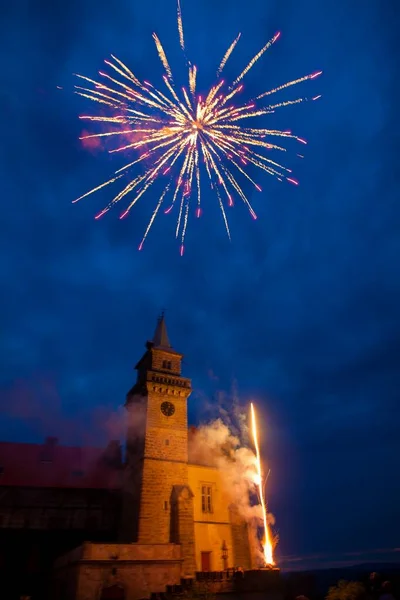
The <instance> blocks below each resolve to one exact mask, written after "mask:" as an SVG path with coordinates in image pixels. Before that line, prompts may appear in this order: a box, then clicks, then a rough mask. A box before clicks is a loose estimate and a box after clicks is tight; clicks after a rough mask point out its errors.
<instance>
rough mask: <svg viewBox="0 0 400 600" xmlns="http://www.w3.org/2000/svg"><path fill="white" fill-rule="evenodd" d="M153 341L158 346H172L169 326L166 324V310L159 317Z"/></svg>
mask: <svg viewBox="0 0 400 600" xmlns="http://www.w3.org/2000/svg"><path fill="white" fill-rule="evenodd" d="M152 341H153V344H154V346H155V347H156V348H171V344H170V341H169V338H168V333H167V326H166V324H165V316H164V311H163V312H162V313H161V315H160V316H159V317H158V321H157V326H156V330H155V332H154V335H153V340H152Z"/></svg>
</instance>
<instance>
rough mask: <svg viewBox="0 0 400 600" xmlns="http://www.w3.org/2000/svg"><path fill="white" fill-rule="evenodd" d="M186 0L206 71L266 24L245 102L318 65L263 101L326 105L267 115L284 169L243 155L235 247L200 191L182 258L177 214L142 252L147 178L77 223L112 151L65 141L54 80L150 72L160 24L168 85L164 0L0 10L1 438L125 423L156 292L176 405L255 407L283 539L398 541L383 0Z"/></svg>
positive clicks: (155, 73)
mask: <svg viewBox="0 0 400 600" xmlns="http://www.w3.org/2000/svg"><path fill="white" fill-rule="evenodd" d="M182 10H183V17H184V25H185V34H186V42H187V47H188V52H189V54H190V56H191V57H192V59H193V61H194V62H195V63H196V64H197V66H198V68H199V72H200V74H199V85H200V88H201V89H204V90H206V89H207V87H208V86H209V85H210V83H212V82H213V81H214V74H215V70H216V68H217V66H218V64H219V60H220V58H221V56H222V55H223V53H224V51H225V49H226V47H227V46H228V45H229V44H230V42H231V41H232V40H233V38H234V37H235V36H236V34H237V33H238V31H242V39H241V41H240V45H239V46H238V47H237V49H236V51H235V53H234V55H233V56H232V58H231V61H230V63H229V68H227V75H230V76H231V77H234V76H236V75H237V74H238V73H239V72H240V71H241V70H242V68H243V67H244V66H245V64H246V63H247V61H248V60H249V59H250V58H251V57H252V55H253V54H255V53H256V52H257V51H258V50H259V49H260V48H261V46H262V45H263V44H264V43H265V41H266V40H267V39H269V38H270V37H271V36H272V35H273V34H274V33H275V32H276V31H277V30H281V31H282V37H281V39H280V40H279V42H278V43H277V44H275V46H274V47H273V48H272V49H271V50H270V51H269V52H268V53H267V54H266V55H265V57H264V59H263V60H262V61H261V62H260V63H258V65H257V66H256V68H254V69H253V70H252V72H251V74H250V75H249V76H248V77H247V78H246V80H245V84H246V90H245V91H246V93H248V94H249V97H252V95H255V93H256V92H258V93H260V92H262V91H264V90H266V89H269V88H271V87H273V86H275V85H279V84H281V83H284V82H285V81H287V80H289V79H293V78H296V77H297V76H301V75H304V74H307V73H311V72H313V71H316V70H319V69H323V71H324V74H323V75H322V77H320V78H319V79H316V80H315V81H313V82H310V83H306V84H302V86H301V88H300V86H298V87H297V88H292V91H289V92H288V93H287V94H286V95H285V94H284V95H283V96H279V98H281V97H282V98H295V97H297V96H298V95H309V96H313V95H316V94H319V93H321V94H322V95H323V97H322V99H321V100H319V101H318V102H309V103H305V104H303V105H301V106H295V107H290V108H287V109H284V110H282V111H281V112H279V113H277V114H276V115H272V116H269V117H268V122H267V123H266V126H271V127H272V128H290V129H292V130H293V131H294V132H295V133H297V134H298V135H300V136H302V137H305V138H306V139H307V140H308V142H309V144H308V146H307V147H304V146H302V147H301V149H300V150H299V147H298V145H296V144H295V143H293V144H289V145H288V149H289V152H288V153H287V156H286V164H287V165H288V166H290V167H292V168H293V169H294V175H295V176H296V177H297V179H299V181H300V186H299V187H294V186H292V185H290V184H287V183H286V184H282V183H279V182H277V181H276V180H274V179H272V178H271V177H269V176H268V175H267V174H262V173H261V172H260V173H259V174H257V181H258V182H259V183H260V184H261V185H262V187H263V192H262V193H261V194H259V193H257V192H255V193H253V192H252V191H251V189H250V188H246V191H247V192H248V193H249V195H250V197H251V198H252V201H253V205H254V208H255V210H256V212H257V213H258V216H259V218H258V220H257V221H253V220H252V219H251V217H250V215H249V214H248V212H247V210H246V209H245V207H244V206H243V205H241V204H240V203H239V202H236V206H235V208H233V209H230V211H229V218H230V222H231V228H232V242H231V243H229V241H228V239H227V237H226V234H225V232H224V226H223V222H222V218H221V215H220V213H219V209H218V206H217V201H216V199H215V198H214V196H212V195H211V194H207V193H206V194H205V195H204V204H203V209H204V213H203V216H202V218H201V219H199V220H197V219H195V218H194V214H193V213H194V209H193V211H192V214H191V221H190V223H189V231H188V236H187V244H186V252H185V255H184V257H183V258H181V257H180V256H179V251H178V250H179V245H178V243H177V242H176V240H175V239H174V225H175V215H174V214H173V213H171V214H170V215H162V216H161V217H160V218H159V220H158V222H156V224H155V226H154V228H153V230H152V232H151V233H150V236H149V238H148V241H147V243H146V244H145V246H144V249H143V251H142V252H138V251H137V247H138V244H139V242H140V240H141V236H142V234H143V231H144V228H145V226H146V223H147V221H148V219H149V216H150V214H151V211H152V208H153V207H154V202H155V198H154V196H153V197H152V195H151V194H150V195H148V196H147V198H143V201H141V202H140V203H139V204H138V205H137V208H136V209H135V210H134V211H132V213H131V214H130V216H129V218H127V219H125V220H124V221H120V220H119V219H118V216H119V214H120V212H121V210H116V211H115V212H111V213H108V215H106V216H105V217H104V218H103V219H101V220H100V221H94V219H93V217H94V215H95V214H96V213H97V212H99V210H100V209H101V208H103V207H104V206H105V205H106V204H107V201H108V200H110V199H111V196H110V194H111V192H112V190H109V191H107V190H106V191H104V193H103V192H101V193H99V194H98V195H96V196H92V197H90V198H88V199H86V200H84V201H82V203H78V204H72V203H71V201H72V200H73V199H74V198H76V197H77V196H80V195H81V194H82V193H84V192H86V191H87V190H88V189H90V188H91V187H94V186H95V185H98V184H99V183H101V181H103V180H105V179H106V178H108V176H111V174H112V172H113V170H115V169H116V168H118V167H120V166H122V165H123V164H124V163H123V157H117V158H115V157H114V158H113V159H111V158H110V157H109V155H107V153H104V152H101V150H100V149H98V148H97V149H96V148H84V147H83V146H82V143H81V142H80V141H79V139H78V138H79V135H80V134H81V132H82V130H83V124H82V122H80V121H79V120H78V118H77V117H78V115H79V114H83V113H85V112H86V113H88V112H90V111H93V110H96V107H95V106H93V105H92V104H91V103H90V102H89V101H86V100H84V99H82V98H79V97H78V96H76V95H74V94H73V93H72V90H73V84H74V83H75V81H74V78H73V76H72V74H73V73H74V72H79V73H83V74H85V75H88V76H94V75H95V74H96V72H97V70H98V69H100V68H102V64H103V63H102V61H103V59H104V58H107V57H108V56H109V54H110V53H113V54H115V55H116V56H118V57H120V58H121V59H122V60H124V61H125V62H126V63H127V64H128V65H129V66H131V67H132V69H133V70H134V72H135V73H136V74H137V75H138V77H139V78H143V79H149V80H151V81H152V82H153V83H159V82H160V81H161V75H162V68H161V65H160V63H159V60H158V57H157V54H156V51H155V48H154V45H153V41H152V39H151V33H152V32H153V31H157V33H158V34H159V35H160V37H161V40H162V41H163V42H164V43H165V46H166V49H167V51H168V55H169V58H170V62H171V64H172V66H173V68H174V70H175V72H176V74H177V78H178V79H179V78H181V81H182V83H185V82H186V80H184V79H183V78H184V77H185V71H184V63H183V60H182V58H181V55H180V52H179V44H178V38H177V32H176V26H175V1H174V0H149V1H143V2H140V3H139V2H138V1H137V0H116V2H114V3H112V4H111V3H109V2H102V1H100V2H98V1H94V0H84V1H83V2H81V1H78V0H71V1H70V2H61V1H60V0H42V1H40V0H38V1H37V2H35V3H34V2H29V1H27V0H25V1H23V0H21V1H20V2H15V3H12V2H9V3H7V5H5V6H4V7H2V14H1V31H0V39H1V42H0V56H1V64H2V76H1V77H2V86H1V92H0V106H1V112H0V119H1V132H2V135H1V145H0V152H1V164H0V176H1V188H2V193H1V205H2V210H1V219H0V276H1V280H2V282H3V285H2V294H1V300H0V306H1V311H0V360H1V365H2V368H1V395H0V409H1V422H0V438H1V439H8V440H21V441H22V440H27V441H29V440H30V441H41V440H43V438H44V437H45V436H46V435H52V434H54V435H58V436H59V437H60V441H61V443H62V442H64V443H68V442H79V443H102V441H103V440H104V439H106V438H107V436H115V435H116V436H117V437H120V439H122V436H123V433H122V426H121V422H122V417H121V414H122V411H121V409H120V406H121V405H122V404H123V402H124V398H125V393H126V392H127V390H128V389H129V386H130V385H131V384H132V382H133V380H134V376H135V375H134V372H133V370H132V369H133V366H134V364H135V362H136V360H137V359H138V358H139V357H140V356H141V354H142V352H143V351H144V343H145V341H146V340H147V339H149V338H150V337H151V336H152V334H153V331H154V327H155V323H156V318H157V316H158V315H159V313H160V311H161V309H163V308H164V309H165V310H166V320H167V326H168V330H169V335H170V338H171V341H172V343H173V345H174V347H175V348H176V349H177V350H179V351H182V352H184V354H185V364H184V374H185V375H187V376H189V377H191V378H192V379H193V387H194V390H195V391H194V393H193V395H192V397H191V399H190V400H189V414H190V419H191V421H192V422H200V421H201V420H202V419H204V418H206V416H207V415H209V414H210V406H211V407H213V410H214V412H215V414H218V408H219V407H220V406H221V405H224V406H226V405H229V402H230V399H231V398H232V397H235V396H238V397H239V399H240V402H241V403H243V404H244V405H245V406H246V405H247V403H248V402H249V401H250V400H254V401H255V402H256V403H257V404H258V406H259V408H260V410H262V420H263V435H264V443H263V449H264V453H265V455H266V457H268V460H269V464H270V466H271V469H272V474H271V480H270V485H271V489H270V509H271V511H272V512H273V513H274V514H275V515H276V518H277V529H278V531H279V533H280V537H281V541H280V545H279V553H280V555H282V556H286V557H287V556H289V555H290V556H292V557H302V558H303V559H305V562H304V564H311V563H313V561H315V560H317V558H316V559H311V558H310V557H311V556H316V557H319V558H318V559H323V560H326V561H328V562H329V564H332V563H333V562H335V561H337V560H343V561H347V560H349V561H353V562H354V560H355V559H357V560H364V559H367V558H370V557H372V556H382V557H384V558H386V557H389V558H390V559H395V558H396V556H399V554H396V553H395V552H382V553H377V550H378V549H383V550H385V549H387V550H390V549H394V548H396V547H397V548H398V547H399V546H400V543H399V539H400V538H399V535H400V525H399V518H398V517H399V509H398V507H399V506H400V486H399V479H398V473H399V469H400V441H399V431H400V428H399V426H400V407H399V387H400V311H399V303H400V278H399V269H398V264H399V262H398V261H399V256H400V237H399V226H400V205H399V202H398V198H399V194H398V184H399V175H398V165H397V157H398V154H397V156H396V149H397V142H398V140H399V128H398V118H397V108H398V104H397V102H396V96H397V95H398V92H399V84H398V78H397V75H398V70H397V71H396V66H397V67H398V62H397V59H396V51H398V50H399V48H398V47H397V42H396V41H395V35H396V29H395V23H396V21H397V19H396V17H398V15H396V14H395V10H396V9H395V2H394V1H392V2H390V1H386V0H382V1H378V0H376V1H375V2H374V1H371V2H364V1H362V0H336V1H334V0H325V1H324V2H321V1H320V0H303V2H296V1H294V0H293V1H289V0H270V1H268V2H266V1H264V0H249V1H243V0H231V1H230V2H228V1H227V0H201V2H200V1H195V0H183V4H182ZM57 86H60V87H62V88H63V89H62V90H59V89H57ZM298 151H300V152H302V153H303V154H304V155H305V160H303V161H301V160H300V159H298V158H296V152H298ZM396 169H397V173H396ZM252 174H253V175H256V174H255V173H252ZM122 208H123V207H121V209H122ZM211 412H212V411H211ZM352 552H359V553H360V554H358V555H357V556H356V555H349V554H348V553H352ZM307 557H308V558H307ZM287 564H289V563H287ZM290 564H296V565H298V564H303V563H302V562H300V563H297V562H296V563H290Z"/></svg>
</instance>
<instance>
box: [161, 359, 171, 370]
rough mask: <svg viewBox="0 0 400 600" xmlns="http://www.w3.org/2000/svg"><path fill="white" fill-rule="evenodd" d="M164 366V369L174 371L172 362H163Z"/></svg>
mask: <svg viewBox="0 0 400 600" xmlns="http://www.w3.org/2000/svg"><path fill="white" fill-rule="evenodd" d="M162 366H163V369H169V370H171V369H172V364H171V361H170V360H163V363H162Z"/></svg>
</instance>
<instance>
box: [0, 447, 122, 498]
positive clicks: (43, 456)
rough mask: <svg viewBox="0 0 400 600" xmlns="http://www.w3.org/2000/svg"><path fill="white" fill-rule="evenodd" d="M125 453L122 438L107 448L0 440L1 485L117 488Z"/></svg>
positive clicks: (119, 485)
mask: <svg viewBox="0 0 400 600" xmlns="http://www.w3.org/2000/svg"><path fill="white" fill-rule="evenodd" d="M121 478H122V454H121V446H120V443H119V442H115V441H114V442H110V443H109V445H108V446H107V447H106V448H90V447H82V448H80V447H75V446H60V445H59V444H58V440H57V438H47V439H46V441H45V443H44V444H25V443H17V442H0V487H2V486H18V487H36V488H37V487H40V488H46V487H47V488H50V487H56V488H81V489H118V488H120V487H121Z"/></svg>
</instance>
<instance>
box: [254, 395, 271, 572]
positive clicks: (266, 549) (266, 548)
mask: <svg viewBox="0 0 400 600" xmlns="http://www.w3.org/2000/svg"><path fill="white" fill-rule="evenodd" d="M250 408H251V432H252V436H253V441H254V447H255V450H256V469H257V487H258V493H259V498H260V503H261V507H262V513H263V526H264V539H263V543H262V546H263V554H264V560H265V563H266V564H267V565H273V564H274V555H273V544H272V538H271V534H270V531H269V527H268V523H267V507H266V503H265V497H264V493H263V480H262V469H261V459H260V447H259V444H258V433H257V421H256V413H255V410H254V405H253V403H251V404H250Z"/></svg>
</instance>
